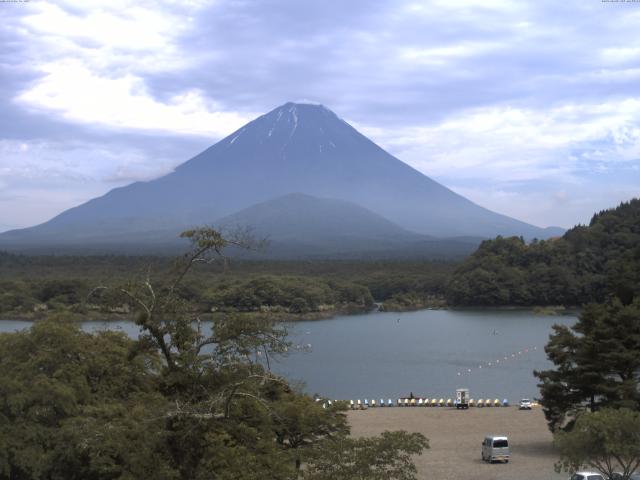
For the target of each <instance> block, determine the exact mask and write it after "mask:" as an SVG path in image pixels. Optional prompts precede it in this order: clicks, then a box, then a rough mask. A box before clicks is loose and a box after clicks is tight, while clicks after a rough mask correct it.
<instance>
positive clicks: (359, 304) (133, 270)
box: [0, 252, 454, 317]
mask: <svg viewBox="0 0 640 480" xmlns="http://www.w3.org/2000/svg"><path fill="white" fill-rule="evenodd" d="M171 268H172V262H171V261H170V260H169V259H167V258H163V257H124V256H95V257H80V256H79V257H76V256H26V255H13V254H7V253H1V252H0V315H2V316H4V317H11V316H16V317H25V316H26V317H29V316H31V317H37V316H43V315H44V314H45V313H43V312H45V311H46V312H51V311H66V312H71V313H75V314H77V315H80V316H81V315H87V314H93V315H96V316H100V315H105V314H111V313H120V314H127V312H128V311H129V310H130V307H131V306H130V301H129V299H127V298H122V296H121V295H120V296H118V295H112V294H106V293H105V292H97V293H98V294H96V292H93V294H92V291H93V289H94V287H95V286H96V285H114V284H116V283H118V282H124V281H126V280H127V279H131V278H136V277H138V276H140V275H146V274H147V272H150V273H151V274H153V276H154V279H156V282H157V284H158V288H160V289H162V288H166V287H167V284H168V278H169V272H171ZM453 268H454V265H453V264H449V263H437V262H420V261H417V262H390V261H385V262H368V261H363V262H353V261H314V262H293V261H286V262H285V261H282V262H280V261H269V262H256V261H233V260H232V261H231V266H230V267H228V268H225V266H224V263H223V262H214V263H213V264H202V265H196V266H194V269H193V273H192V274H191V276H190V278H189V279H188V281H185V282H184V284H182V285H181V287H180V293H181V294H182V295H183V296H184V298H185V299H187V300H189V301H190V302H191V304H192V305H193V306H194V308H197V309H198V311H199V312H200V313H203V314H204V313H208V312H212V311H216V312H219V311H225V312H231V311H237V312H258V311H271V312H275V313H291V314H304V313H315V312H329V313H334V312H357V311H368V310H370V309H371V308H372V307H373V303H374V302H385V301H390V302H389V305H390V306H392V307H393V306H395V307H396V308H397V309H405V308H419V307H421V306H424V305H425V304H426V303H427V302H433V299H434V298H435V299H441V298H442V297H443V295H444V287H445V285H446V283H447V279H448V277H449V274H450V273H451V271H452V270H453ZM90 294H91V295H90ZM105 295H109V298H108V299H105V298H102V297H103V296H105ZM98 300H100V301H98ZM107 300H108V301H107ZM98 305H99V306H100V308H98Z"/></svg>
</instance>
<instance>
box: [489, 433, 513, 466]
mask: <svg viewBox="0 0 640 480" xmlns="http://www.w3.org/2000/svg"><path fill="white" fill-rule="evenodd" d="M482 460H483V461H485V462H495V461H498V460H500V461H503V462H504V463H509V439H508V438H507V437H505V436H504V435H487V436H486V437H484V441H483V442H482Z"/></svg>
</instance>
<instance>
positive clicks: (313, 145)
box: [0, 103, 562, 251]
mask: <svg viewBox="0 0 640 480" xmlns="http://www.w3.org/2000/svg"><path fill="white" fill-rule="evenodd" d="M294 194H295V195H294ZM311 199H314V200H311ZM274 200H277V201H274ZM265 202H267V203H268V202H272V203H271V204H269V207H268V209H267V210H268V211H269V215H271V218H276V217H277V218H278V223H277V225H278V226H279V227H280V228H282V229H285V230H286V232H287V241H288V242H289V244H290V245H294V244H296V242H297V241H298V240H300V242H299V246H304V245H305V244H308V243H309V239H310V236H313V235H312V232H313V230H312V229H311V230H310V226H309V224H308V223H309V222H302V221H301V219H313V218H315V219H316V220H315V225H314V228H319V229H321V230H322V231H323V233H324V234H323V235H322V238H325V239H327V238H329V237H332V236H333V237H341V236H342V237H344V229H345V228H346V226H347V224H348V225H349V226H352V227H353V228H351V229H350V235H351V236H352V238H357V239H358V241H364V242H367V241H368V239H369V240H371V241H372V242H374V243H376V242H377V243H379V242H381V241H382V239H384V238H387V239H390V238H393V239H394V240H393V242H389V243H388V246H389V248H398V242H400V243H402V242H406V243H407V244H409V243H411V244H412V245H415V244H416V241H417V242H418V243H419V242H420V241H422V240H425V239H433V238H440V239H442V238H445V237H474V238H475V239H476V240H477V239H478V238H489V237H495V236H496V235H521V236H524V237H525V238H534V237H536V238H547V237H550V236H554V235H558V234H561V233H562V230H561V229H558V228H548V229H544V228H539V227H536V226H534V225H530V224H527V223H525V222H521V221H519V220H516V219H513V218H510V217H507V216H505V215H501V214H498V213H495V212H492V211H490V210H488V209H486V208H483V207H481V206H479V205H477V204H475V203H473V202H471V201H470V200H468V199H466V198H464V197H462V196H461V195H458V194H457V193H455V192H453V191H451V190H449V189H448V188H446V187H445V186H443V185H441V184H439V183H437V182H435V181H434V180H432V179H430V178H429V177H427V176H426V175H424V174H422V173H420V172H419V171H417V170H415V169H413V168H412V167H410V166H409V165H407V164H406V163H403V162H402V161H400V160H398V159H397V158H395V157H394V156H392V155H391V154H389V153H387V152H386V151H385V150H383V149H382V148H380V147H379V146H378V145H376V144H375V143H374V142H372V141H371V140H369V139H368V138H366V137H365V136H364V135H362V134H360V133H359V132H358V131H357V130H356V129H354V128H353V127H352V126H351V125H349V124H348V123H346V122H345V121H344V120H342V119H340V118H339V117H338V116H337V115H336V114H335V113H333V112H332V111H331V110H329V109H327V108H326V107H324V106H321V105H311V104H299V103H287V104H284V105H282V106H280V107H278V108H276V109H274V110H272V111H271V112H269V113H267V114H265V115H262V116H260V117H258V118H256V119H255V120H253V121H251V122H249V123H248V124H246V125H245V126H243V127H242V128H240V129H239V130H237V131H235V132H233V133H232V134H231V135H229V136H227V137H226V138H224V139H222V140H220V141H219V142H218V143H216V144H215V145H213V146H211V147H209V148H208V149H206V150H205V151H203V152H202V153H200V154H199V155H197V156H195V157H193V158H192V159H190V160H188V161H187V162H185V163H183V164H181V165H180V166H178V167H177V168H176V169H175V170H174V171H173V172H171V173H169V174H167V175H165V176H163V177H160V178H158V179H155V180H151V181H148V182H136V183H132V184H130V185H127V186H124V187H120V188H116V189H113V190H111V191H110V192H108V193H107V194H105V195H104V196H101V197H98V198H95V199H92V200H90V201H88V202H86V203H84V204H82V205H79V206H77V207H74V208H71V209H69V210H66V211H64V212H63V213H61V214H59V215H58V216H56V217H54V218H52V219H51V220H49V221H48V222H45V223H43V224H41V225H37V226H34V227H31V228H25V229H20V230H12V231H9V232H5V233H4V234H2V235H0V248H7V249H12V250H13V249H19V250H30V249H34V248H35V249H39V250H46V249H52V250H55V249H64V248H73V249H76V250H77V249H82V248H84V247H86V248H90V247H91V248H93V249H96V248H97V249H106V250H111V251H113V250H122V249H124V250H130V248H129V247H132V246H137V247H138V248H137V249H141V250H144V249H146V248H147V247H149V248H151V247H153V246H158V245H161V244H167V245H169V244H171V242H172V241H173V239H174V238H175V237H176V234H177V233H178V232H180V231H181V230H184V229H186V228H188V227H192V226H194V225H202V224H209V225H211V224H213V225H219V224H222V223H225V222H227V223H228V221H229V220H228V219H229V218H231V219H232V220H233V221H234V222H235V223H238V219H242V218H244V219H245V220H246V219H249V220H251V221H254V222H255V223H260V225H261V228H264V227H265V226H266V225H265V222H261V221H259V220H260V215H257V214H256V211H257V212H260V211H261V210H260V208H262V209H263V210H264V207H259V205H262V204H264V203H265ZM341 202H342V203H341ZM320 205H322V206H323V208H322V209H321V210H322V212H323V213H322V215H319V214H318V212H319V210H318V208H319V206H320ZM345 205H348V206H349V208H346V207H345ZM294 207H295V209H296V214H295V215H290V214H287V213H286V212H291V211H292V208H294ZM252 208H253V210H252ZM245 209H249V210H248V212H249V215H247V212H244V214H242V215H241V213H242V211H244V210H245ZM256 209H257V210H256ZM278 209H279V210H280V211H281V212H282V214H281V215H278V213H277V210H278ZM305 209H306V210H305ZM234 215H235V219H234ZM274 216H275V217H274ZM345 216H346V217H345ZM332 217H336V218H332ZM340 217H345V218H348V219H349V221H348V222H347V221H338V220H339V219H340ZM247 226H253V225H247ZM259 230H260V229H259ZM356 230H357V231H356ZM275 233H276V234H277V232H275ZM316 238H319V237H318V236H317V235H316Z"/></svg>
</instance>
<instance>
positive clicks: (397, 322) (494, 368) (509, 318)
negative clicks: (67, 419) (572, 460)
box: [0, 310, 577, 402]
mask: <svg viewBox="0 0 640 480" xmlns="http://www.w3.org/2000/svg"><path fill="white" fill-rule="evenodd" d="M576 320H577V319H576V317H575V316H570V315H566V316H544V315H536V314H534V313H532V312H531V311H526V310H420V311H416V312H403V313H393V312H375V313H369V314H363V315H348V316H338V317H335V318H332V319H328V320H313V321H302V322H295V323H288V324H287V328H288V329H289V333H290V337H291V340H292V341H293V342H294V343H295V344H296V345H299V346H302V347H304V348H302V349H300V351H298V350H296V349H292V350H291V353H290V354H288V355H287V356H286V357H283V358H280V359H278V360H277V361H275V362H274V365H273V368H274V370H276V371H277V372H278V373H281V374H282V375H284V376H286V377H287V378H289V379H290V380H292V381H297V380H304V382H305V384H306V387H305V389H306V391H307V392H309V393H311V394H313V393H319V394H321V395H323V396H327V397H330V398H335V399H358V398H360V399H364V398H367V399H371V398H376V399H380V398H385V399H387V398H392V399H397V398H398V397H399V396H405V395H409V393H410V392H413V393H414V395H416V396H425V397H430V398H433V397H436V398H445V399H447V398H453V397H454V396H455V389H456V388H460V387H467V388H469V389H470V390H471V397H472V398H475V399H478V398H492V399H495V398H498V399H500V400H502V399H503V398H507V399H509V400H510V401H511V402H516V401H518V400H519V399H520V398H524V397H529V398H532V397H537V396H538V389H537V387H536V383H537V380H536V378H535V377H533V375H532V372H533V370H534V369H537V370H541V369H545V368H548V367H549V366H550V363H549V362H548V361H547V359H546V356H545V353H544V345H545V344H546V343H547V340H548V337H549V334H550V333H551V332H552V330H551V327H552V325H553V324H554V323H560V324H565V325H570V324H573V323H574V322H575V321H576ZM29 325H30V322H23V321H13V320H3V321H0V331H3V332H6V331H15V330H19V329H22V328H28V326H29ZM83 328H84V329H85V330H87V331H95V330H101V329H106V328H110V329H122V330H123V331H125V332H126V333H128V334H129V335H131V336H136V335H137V333H138V328H137V327H136V326H135V325H134V324H133V323H131V322H125V321H121V322H96V321H92V322H85V323H84V324H83Z"/></svg>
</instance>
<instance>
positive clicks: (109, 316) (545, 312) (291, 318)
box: [0, 302, 581, 322]
mask: <svg viewBox="0 0 640 480" xmlns="http://www.w3.org/2000/svg"><path fill="white" fill-rule="evenodd" d="M421 310H452V311H463V312H464V311H469V310H474V311H505V312H509V311H528V312H533V313H534V314H536V315H540V316H559V317H560V316H578V315H579V314H580V311H581V308H580V307H577V306H571V307H564V306H557V305H556V306H540V305H534V306H520V305H499V306H486V305H483V306H466V305H465V306H437V307H436V306H428V305H420V306H415V307H411V306H407V307H403V308H394V309H391V308H389V309H387V308H385V306H384V302H381V303H376V306H375V307H373V308H353V307H352V308H350V307H346V308H343V309H331V310H325V311H314V312H306V313H290V312H273V311H266V312H264V311H254V312H222V311H218V312H205V313H201V314H199V315H198V316H199V317H200V319H202V320H204V321H211V320H213V318H214V317H215V316H217V315H237V316H239V317H245V318H251V317H258V316H271V318H273V320H274V321H276V322H301V321H314V320H331V319H334V318H335V317H338V316H349V315H366V314H369V313H376V312H380V313H405V312H418V311H421ZM59 314H61V315H68V316H70V317H71V319H72V321H77V322H85V321H102V322H119V321H133V319H132V317H133V314H131V313H108V312H97V311H95V310H92V311H89V312H85V313H79V312H69V311H55V310H53V311H46V310H41V311H38V312H29V313H28V314H25V313H8V314H4V313H2V314H0V322H2V321H25V322H37V321H42V320H45V319H47V318H49V317H52V316H54V315H59Z"/></svg>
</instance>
